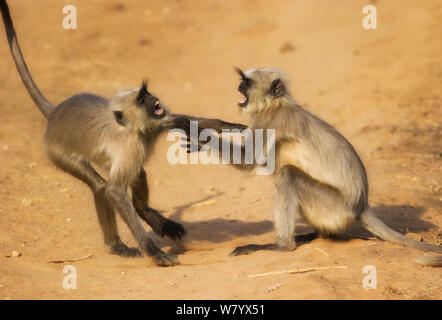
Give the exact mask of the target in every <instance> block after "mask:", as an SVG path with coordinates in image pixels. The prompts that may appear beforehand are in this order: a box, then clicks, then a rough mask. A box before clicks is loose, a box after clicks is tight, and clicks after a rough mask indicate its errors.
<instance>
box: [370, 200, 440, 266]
mask: <svg viewBox="0 0 442 320" xmlns="http://www.w3.org/2000/svg"><path fill="white" fill-rule="evenodd" d="M361 222H362V225H363V226H364V227H365V228H366V229H367V230H368V231H370V232H371V233H373V234H374V235H376V236H378V237H379V238H381V239H382V240H385V241H390V242H393V243H397V244H400V245H403V246H406V247H411V248H415V249H418V250H421V251H429V252H437V253H442V246H438V245H434V244H430V243H425V242H420V241H416V240H414V239H410V238H407V237H405V236H403V235H402V234H400V233H399V232H396V231H394V230H393V229H390V228H389V227H387V226H386V225H385V224H384V223H383V222H382V221H381V220H379V219H378V218H377V217H376V215H375V214H374V212H373V210H372V209H370V208H368V209H367V210H365V211H364V212H363V213H362V216H361ZM428 259H430V260H431V261H430V260H429V261H430V262H431V263H429V264H428V265H431V264H432V263H434V262H438V263H441V262H442V256H435V257H432V258H428ZM424 260H425V259H419V261H420V262H419V261H418V263H421V264H426V263H425V261H424Z"/></svg>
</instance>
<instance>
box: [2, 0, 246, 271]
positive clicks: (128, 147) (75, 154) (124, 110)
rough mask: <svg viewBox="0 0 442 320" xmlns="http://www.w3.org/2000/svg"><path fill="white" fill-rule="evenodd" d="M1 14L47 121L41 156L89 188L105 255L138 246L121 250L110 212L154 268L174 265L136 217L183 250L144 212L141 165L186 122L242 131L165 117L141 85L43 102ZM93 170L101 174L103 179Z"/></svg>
mask: <svg viewBox="0 0 442 320" xmlns="http://www.w3.org/2000/svg"><path fill="white" fill-rule="evenodd" d="M0 9H1V12H2V17H3V22H4V25H5V30H6V35H7V38H8V43H9V46H10V49H11V54H12V56H13V58H14V61H15V64H16V67H17V70H18V73H19V74H20V76H21V78H22V81H23V83H24V85H25V87H26V89H27V90H28V92H29V94H30V96H31V98H32V99H33V100H34V102H35V103H36V105H37V106H38V107H39V109H40V111H41V112H42V113H43V115H44V116H45V117H46V118H47V119H48V126H47V130H46V135H45V140H44V145H45V150H46V153H47V155H48V156H49V158H50V159H51V160H52V162H53V163H54V164H55V165H56V166H57V167H59V168H60V169H62V170H64V171H66V172H68V173H70V174H71V175H73V176H74V177H76V178H78V179H80V180H81V181H83V182H85V183H86V184H87V185H88V186H89V187H90V189H91V190H92V192H93V194H94V200H95V206H96V210H97V214H98V220H99V222H100V226H101V228H102V231H103V235H104V242H105V243H106V244H107V245H108V246H109V247H110V251H111V252H112V253H114V254H118V255H121V256H139V255H141V253H140V251H139V250H138V249H137V248H128V247H127V246H126V245H125V244H124V243H123V242H122V241H121V240H120V238H119V236H118V231H117V224H116V220H115V210H116V211H118V212H119V213H120V215H121V217H122V218H123V220H124V221H125V223H126V224H127V225H128V227H129V229H130V231H131V232H132V234H133V235H134V237H135V239H136V240H137V242H138V244H139V246H140V248H141V249H143V250H144V251H145V252H146V253H147V255H149V256H150V257H152V259H153V260H154V262H155V263H156V264H157V265H160V266H170V265H175V264H177V263H178V260H177V259H176V257H175V256H174V255H172V254H168V253H165V252H163V251H162V250H161V249H159V248H158V247H157V246H156V245H155V244H154V243H153V241H152V240H151V239H150V238H149V237H148V235H147V232H146V231H145V230H144V228H143V226H142V224H141V221H140V219H139V217H140V218H141V219H143V220H144V221H145V222H147V223H148V224H149V225H150V226H151V227H152V229H153V230H154V232H155V233H157V234H158V235H160V236H167V237H168V238H170V239H171V240H172V242H173V243H174V244H175V245H176V246H178V247H179V248H178V249H182V248H183V246H182V244H181V242H180V241H179V240H181V238H182V236H183V235H184V234H185V230H184V228H183V227H182V226H181V225H180V224H178V223H176V222H174V221H172V220H169V219H166V218H164V217H163V216H161V215H160V214H159V213H158V212H157V211H156V210H155V209H152V208H150V207H149V206H148V185H147V178H146V172H145V171H144V169H143V165H144V163H145V162H146V160H147V158H148V156H149V155H150V154H151V152H152V148H153V146H154V143H155V141H156V139H157V137H158V135H159V134H160V133H161V132H162V131H163V130H166V129H172V128H181V129H184V130H186V132H188V130H189V120H190V119H192V120H199V121H200V122H201V123H202V124H205V125H206V126H211V127H212V126H213V127H218V130H221V129H222V128H232V127H236V126H240V127H241V125H238V124H229V123H227V122H224V121H221V120H215V119H201V118H194V117H189V116H185V115H174V114H169V112H168V111H167V110H166V109H165V108H164V107H163V106H162V105H161V104H160V102H159V99H158V98H157V97H155V96H154V95H152V94H151V93H150V92H149V91H148V90H147V83H145V82H143V84H142V85H141V87H140V88H137V89H133V90H126V91H122V92H120V93H118V94H116V95H115V96H114V97H112V98H111V99H105V98H102V97H99V96H96V95H92V94H79V95H75V96H73V97H71V98H69V99H67V100H66V101H64V102H62V103H60V104H59V105H58V106H57V107H55V106H53V105H52V104H51V103H50V102H49V101H48V100H47V99H46V98H45V97H44V96H43V94H42V93H41V92H40V90H39V89H38V88H37V86H36V84H35V83H34V81H33V79H32V76H31V74H30V73H29V70H28V68H27V66H26V63H25V61H24V59H23V56H22V53H21V50H20V47H19V44H18V41H17V37H16V34H15V30H14V27H13V24H12V20H11V16H10V13H9V8H8V5H7V4H6V1H5V0H0ZM93 166H96V167H99V168H100V169H102V170H103V171H105V172H107V173H108V175H109V181H106V180H105V179H103V178H102V177H101V176H100V175H99V174H98V173H97V172H96V171H95V169H94V167H93ZM128 187H130V188H131V190H132V199H130V198H129V195H128V193H127V189H128Z"/></svg>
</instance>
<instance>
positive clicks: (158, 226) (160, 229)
mask: <svg viewBox="0 0 442 320" xmlns="http://www.w3.org/2000/svg"><path fill="white" fill-rule="evenodd" d="M145 212H146V214H145V215H143V216H142V218H143V219H144V220H145V221H146V222H147V223H148V224H149V225H150V226H151V227H152V229H153V231H154V232H155V233H156V234H158V235H159V236H161V237H164V236H167V237H169V238H170V239H172V240H181V239H182V238H183V236H184V235H185V234H186V230H185V229H184V227H183V226H182V225H181V224H179V223H177V222H175V221H173V220H170V219H167V218H164V217H163V216H162V215H161V214H160V213H159V212H158V210H155V209H153V208H150V207H149V208H147V210H146V211H145Z"/></svg>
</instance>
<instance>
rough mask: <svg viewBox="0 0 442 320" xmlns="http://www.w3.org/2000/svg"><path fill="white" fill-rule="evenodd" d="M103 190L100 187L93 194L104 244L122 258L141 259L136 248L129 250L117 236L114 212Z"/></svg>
mask: <svg viewBox="0 0 442 320" xmlns="http://www.w3.org/2000/svg"><path fill="white" fill-rule="evenodd" d="M105 190H106V189H105V188H104V187H101V188H99V189H98V190H97V191H96V192H94V201H95V208H96V209H97V214H98V220H99V222H100V226H102V229H103V234H104V243H105V244H106V245H108V246H109V247H110V252H111V253H112V254H116V255H119V256H122V257H141V256H142V254H141V252H140V250H138V248H129V247H128V246H127V245H125V244H124V243H123V241H121V239H120V237H119V236H118V231H117V222H116V219H115V211H114V209H113V208H112V206H111V205H110V204H109V202H108V201H107V200H106V195H105Z"/></svg>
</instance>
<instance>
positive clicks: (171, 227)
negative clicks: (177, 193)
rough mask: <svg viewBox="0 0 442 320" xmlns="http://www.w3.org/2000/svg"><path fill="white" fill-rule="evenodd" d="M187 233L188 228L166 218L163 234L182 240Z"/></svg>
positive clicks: (162, 229)
mask: <svg viewBox="0 0 442 320" xmlns="http://www.w3.org/2000/svg"><path fill="white" fill-rule="evenodd" d="M185 234H186V230H185V229H184V227H183V226H182V225H181V224H179V223H177V222H175V221H172V220H169V219H166V221H165V222H164V224H163V227H162V228H161V236H162V237H164V236H167V237H169V238H171V239H172V240H181V239H182V238H183V236H184V235H185Z"/></svg>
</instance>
